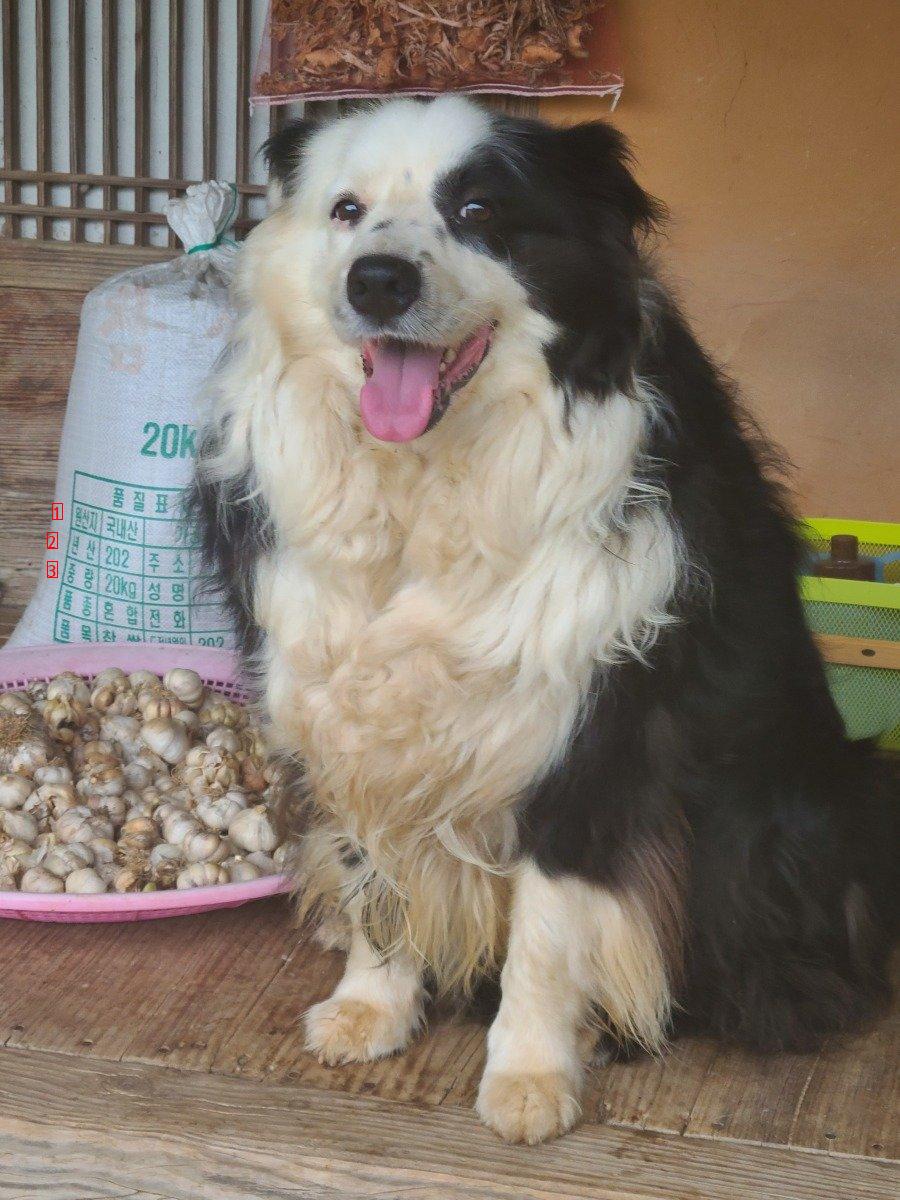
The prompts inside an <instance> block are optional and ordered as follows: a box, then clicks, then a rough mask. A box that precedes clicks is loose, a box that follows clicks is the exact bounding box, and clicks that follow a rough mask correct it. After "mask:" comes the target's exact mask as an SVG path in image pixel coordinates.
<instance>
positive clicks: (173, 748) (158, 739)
mask: <svg viewBox="0 0 900 1200" xmlns="http://www.w3.org/2000/svg"><path fill="white" fill-rule="evenodd" d="M141 737H142V738H143V739H144V743H145V744H146V745H147V746H148V748H149V749H150V750H152V751H153V753H154V754H158V755H159V757H160V758H161V759H163V761H164V762H167V763H172V764H174V763H178V762H181V760H182V759H183V758H184V756H185V755H186V754H187V752H188V746H189V744H190V739H189V738H188V734H187V730H186V729H185V727H184V726H183V725H182V724H180V723H179V722H178V721H172V720H169V719H167V718H166V717H157V718H156V719H155V720H153V721H148V722H147V723H146V724H145V725H144V727H143V729H142V730H141Z"/></svg>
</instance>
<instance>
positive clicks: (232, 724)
mask: <svg viewBox="0 0 900 1200" xmlns="http://www.w3.org/2000/svg"><path fill="white" fill-rule="evenodd" d="M197 715H198V716H199V718H200V724H201V725H204V726H208V727H210V728H211V727H212V726H214V725H227V726H228V727H229V728H230V729H240V728H241V727H242V726H243V725H244V723H245V721H246V717H245V715H244V712H243V710H242V709H240V708H238V706H237V705H236V704H233V703H232V702H231V701H230V700H226V699H225V698H224V697H223V696H210V697H208V698H207V700H206V701H205V702H204V704H203V706H202V708H201V709H200V711H199V712H198V714H197Z"/></svg>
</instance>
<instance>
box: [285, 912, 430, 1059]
mask: <svg viewBox="0 0 900 1200" xmlns="http://www.w3.org/2000/svg"><path fill="white" fill-rule="evenodd" d="M350 916H351V933H350V949H349V952H348V954H347V965H346V967H345V969H344V975H343V978H342V979H341V982H340V983H339V984H338V985H337V987H336V988H335V990H334V993H333V994H332V995H331V997H330V998H329V999H328V1000H323V1001H322V1002H321V1003H320V1004H314V1005H313V1006H312V1008H310V1009H308V1010H307V1013H306V1016H305V1018H304V1023H305V1029H306V1048H307V1050H309V1051H311V1052H312V1053H313V1054H315V1055H316V1057H317V1058H318V1059H319V1062H321V1063H325V1064H327V1065H328V1066H337V1065H338V1064H340V1063H350V1062H371V1061H372V1060H373V1059H376V1058H384V1057H386V1056H387V1055H389V1054H395V1053H397V1052H398V1051H401V1050H405V1049H406V1047H407V1046H408V1045H409V1043H410V1041H411V1040H412V1038H413V1035H414V1034H415V1033H416V1031H417V1030H418V1028H419V1026H420V1025H421V1023H422V1017H423V1000H424V989H423V987H422V973H421V970H420V968H419V965H418V963H417V962H416V960H415V959H414V958H413V956H412V954H411V953H410V952H409V951H407V950H403V949H400V950H396V951H394V952H393V953H392V954H391V955H390V956H389V957H388V958H384V959H383V958H381V957H380V956H379V955H378V954H377V953H376V952H375V950H374V949H373V948H372V946H371V945H370V944H369V942H368V941H367V939H366V936H365V934H364V932H363V929H362V925H361V924H360V921H359V914H358V913H356V912H353V913H351V915H350Z"/></svg>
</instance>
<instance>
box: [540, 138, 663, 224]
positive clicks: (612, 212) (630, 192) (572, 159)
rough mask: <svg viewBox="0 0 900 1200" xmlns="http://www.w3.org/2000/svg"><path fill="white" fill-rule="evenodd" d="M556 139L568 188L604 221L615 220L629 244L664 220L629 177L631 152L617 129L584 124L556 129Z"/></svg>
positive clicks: (655, 203) (657, 206)
mask: <svg viewBox="0 0 900 1200" xmlns="http://www.w3.org/2000/svg"><path fill="white" fill-rule="evenodd" d="M556 137H557V145H558V147H559V148H560V149H561V151H562V154H563V158H564V161H565V162H566V164H567V173H568V175H569V180H570V185H571V186H572V187H573V188H574V190H575V191H576V192H577V193H578V194H580V195H581V196H582V197H583V198H584V199H585V200H586V201H587V202H588V203H590V204H591V205H592V206H593V205H596V206H598V208H600V209H602V211H603V214H604V216H605V217H606V218H607V219H609V218H610V217H613V218H616V217H618V218H619V220H620V221H621V223H622V229H623V231H624V232H625V234H626V236H627V237H628V239H629V241H634V240H636V239H637V238H638V237H639V236H640V235H644V234H647V233H649V232H650V231H651V230H652V229H654V228H655V227H656V226H657V225H658V224H660V223H661V222H662V221H663V220H664V219H665V216H666V210H665V206H664V205H663V204H661V203H660V202H659V201H658V200H656V199H654V197H653V196H651V195H650V194H649V193H648V192H645V191H644V189H643V188H642V187H641V186H640V184H639V183H638V182H637V180H636V179H635V177H634V175H633V174H632V165H633V159H632V154H631V150H630V148H629V146H628V142H627V141H626V140H625V138H624V137H623V135H622V134H621V133H619V131H618V129H615V128H614V127H613V126H612V125H607V123H606V122H605V121H588V122H586V123H585V124H583V125H572V126H569V127H568V128H566V129H560V130H558V131H557V134H556Z"/></svg>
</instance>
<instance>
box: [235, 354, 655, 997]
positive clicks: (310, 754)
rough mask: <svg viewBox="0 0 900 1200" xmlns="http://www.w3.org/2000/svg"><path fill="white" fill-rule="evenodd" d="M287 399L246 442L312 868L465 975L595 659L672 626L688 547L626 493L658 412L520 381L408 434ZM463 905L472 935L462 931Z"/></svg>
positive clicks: (278, 724)
mask: <svg viewBox="0 0 900 1200" xmlns="http://www.w3.org/2000/svg"><path fill="white" fill-rule="evenodd" d="M489 384H490V376H488V375H487V373H486V381H485V384H484V385H482V386H483V387H487V386H489ZM282 404H283V411H281V412H280V415H279V412H278V411H276V413H275V419H274V420H271V419H270V420H269V421H267V422H265V423H262V422H258V423H255V424H254V428H253V435H252V436H253V440H254V443H255V445H254V459H255V461H256V462H257V463H259V464H263V466H264V471H263V475H262V479H261V482H262V487H263V492H264V495H265V498H266V501H267V504H268V505H269V507H270V509H271V511H272V515H273V520H274V524H275V529H276V538H277V546H276V550H275V552H274V553H273V554H272V555H271V556H269V557H268V558H267V559H265V560H263V561H262V563H261V564H260V567H259V570H258V577H257V585H256V599H257V616H258V619H259V621H260V624H261V625H262V627H263V629H264V630H265V631H266V634H267V654H266V658H267V662H266V667H267V670H266V698H267V704H268V710H269V715H270V718H271V721H272V729H273V733H274V736H275V739H276V741H277V742H278V743H279V744H280V745H281V746H283V747H284V748H285V749H288V750H290V751H292V752H294V753H296V754H299V755H300V757H301V758H302V759H303V761H304V764H305V766H306V769H307V772H308V776H309V780H310V785H311V790H312V795H313V797H314V800H315V804H316V809H317V821H316V823H315V828H314V831H313V834H312V836H311V838H310V840H309V847H308V855H307V857H308V869H309V870H310V872H311V873H312V874H314V873H315V865H316V864H315V862H314V861H313V860H315V858H316V849H315V847H316V839H317V838H318V839H319V842H320V846H319V849H320V851H321V854H320V856H319V857H320V863H321V865H323V866H324V864H326V863H329V862H333V861H334V858H335V851H336V849H337V848H338V847H346V846H347V845H349V846H350V847H352V848H353V849H354V850H355V851H356V852H357V855H359V856H360V858H361V860H362V865H359V864H357V869H358V871H359V873H360V875H362V874H365V875H366V877H367V878H368V879H369V881H370V885H371V881H372V880H375V881H376V882H375V884H374V885H373V886H374V887H375V888H376V890H378V891H380V893H381V902H380V903H381V907H382V909H384V910H385V911H386V910H389V909H391V907H392V905H396V904H400V905H401V907H402V909H403V917H402V920H403V922H404V923H405V924H406V925H407V926H411V927H412V929H413V936H414V939H416V938H417V939H418V941H419V943H420V944H421V948H422V949H423V952H425V953H426V956H428V957H429V958H430V960H431V961H433V958H434V956H435V955H437V956H440V955H441V954H445V953H448V952H450V953H459V954H461V955H462V956H463V958H464V959H465V963H464V964H462V965H460V964H452V965H450V966H449V967H448V968H447V970H448V973H449V974H451V975H452V974H454V973H457V972H458V971H460V970H463V968H465V969H469V968H470V967H471V966H472V965H473V963H472V961H471V960H472V958H473V956H475V957H478V956H479V955H482V956H483V954H484V953H485V944H487V943H489V942H490V941H491V939H492V938H493V937H494V936H495V933H496V931H494V932H493V933H492V932H491V931H490V930H487V929H480V928H479V923H480V922H481V923H484V922H488V923H490V922H491V921H494V920H495V919H496V918H495V917H494V916H491V917H488V916H487V915H486V914H487V913H488V912H489V911H491V912H493V911H494V910H497V909H498V908H499V907H502V906H497V905H496V903H495V901H494V900H493V899H492V900H490V901H488V899H487V898H486V896H483V897H482V899H481V901H479V897H478V893H479V891H490V890H492V889H493V888H494V887H495V886H496V880H497V878H498V876H497V873H498V872H499V873H500V874H502V871H503V869H504V868H505V866H506V865H507V864H508V863H509V861H510V859H511V855H512V853H513V851H514V819H513V808H514V805H515V802H516V800H517V798H518V797H519V796H520V795H521V793H522V792H523V790H524V789H526V788H527V787H528V786H529V785H530V784H532V783H533V782H534V781H535V780H537V779H539V778H540V777H541V775H543V774H544V773H545V772H546V771H547V770H548V769H549V768H550V767H552V765H553V763H554V761H555V760H556V759H557V758H558V757H559V756H560V755H561V754H562V753H563V751H564V750H565V747H566V745H567V743H568V740H569V738H570V736H571V733H572V730H573V728H574V727H575V725H576V723H577V721H578V718H579V714H580V712H581V710H582V707H583V704H584V702H585V699H586V696H587V692H588V689H589V687H590V683H591V679H592V677H593V675H594V672H595V670H596V668H597V666H598V664H600V663H602V662H603V661H604V660H606V661H609V660H612V659H614V658H617V657H621V655H622V654H623V653H628V652H630V651H634V650H635V649H638V648H639V647H640V646H641V645H642V644H645V643H646V641H647V640H648V639H649V638H652V636H653V635H654V632H655V630H656V628H657V627H658V626H659V624H660V623H661V622H662V621H663V620H664V619H665V616H664V610H665V606H666V603H667V600H668V598H669V596H670V594H671V591H672V588H673V586H674V578H675V572H676V555H675V550H674V546H673V543H672V538H671V535H670V532H669V529H668V525H667V523H666V522H665V520H664V519H663V517H662V516H661V514H660V511H659V510H658V509H657V507H656V506H655V505H654V504H649V505H648V504H640V503H637V502H636V501H637V500H638V499H639V497H636V495H635V491H634V483H635V481H634V472H635V466H636V461H637V459H638V457H639V453H640V445H641V441H642V438H643V434H644V422H645V419H646V412H645V409H643V407H642V406H641V405H639V404H638V403H637V402H635V401H633V400H630V399H627V398H625V397H624V396H615V397H612V398H611V399H610V400H608V401H607V402H606V404H605V405H604V406H603V407H602V408H598V407H596V406H591V407H590V408H589V409H588V408H587V407H585V408H584V409H583V410H582V409H580V408H579V409H576V411H575V412H574V413H573V415H572V429H571V430H566V429H565V428H563V427H562V424H561V422H559V420H558V418H554V416H553V413H554V411H558V400H557V398H556V397H553V399H552V403H551V402H550V401H548V403H547V404H546V406H544V405H543V404H542V403H541V402H540V397H536V396H535V395H534V394H530V393H529V392H527V391H519V392H513V393H511V394H510V393H507V394H506V396H505V397H498V398H497V399H496V401H495V402H494V403H493V405H489V404H483V405H481V404H477V403H474V404H470V405H468V406H467V409H466V412H465V413H461V414H459V417H458V419H457V421H456V422H455V424H454V429H453V436H452V438H451V437H442V433H443V430H442V428H441V427H438V429H437V430H435V431H434V433H433V434H431V435H429V437H428V438H427V439H425V441H424V442H423V443H422V444H421V446H420V447H419V448H411V447H408V446H402V447H397V448H395V447H386V446H381V445H378V444H376V443H374V442H372V441H371V439H368V438H366V437H363V438H362V439H361V438H360V435H359V433H358V432H357V431H356V430H355V429H354V428H352V427H351V426H348V425H347V424H346V422H345V421H343V420H342V418H341V417H340V416H339V415H336V414H335V413H334V412H333V411H332V410H330V409H328V408H326V406H320V407H318V408H313V407H311V406H310V405H309V403H308V402H305V403H300V402H298V403H297V404H296V405H295V404H293V403H290V402H289V401H288V400H286V399H285V398H284V397H282ZM281 421H283V422H284V424H285V427H286V428H290V431H291V436H290V440H289V441H288V440H287V439H286V438H285V437H284V436H283V433H284V429H282V427H281ZM326 451H327V452H326ZM357 882H359V881H358V880H357ZM323 886H324V884H323ZM330 886H334V884H333V883H332V884H331V885H330ZM420 890H421V893H422V894H421V897H420V899H421V903H418V902H417V896H418V894H419V892H420ZM451 896H455V897H456V902H455V903H456V905H458V911H459V913H460V916H459V920H460V922H462V923H463V924H467V925H469V926H470V928H469V929H468V930H467V931H466V932H464V933H463V934H462V936H460V931H458V930H457V931H456V933H457V936H456V937H449V938H448V937H447V932H448V931H447V930H446V929H443V928H442V929H440V930H439V929H437V928H433V927H432V926H433V925H434V923H435V921H437V923H438V924H441V922H443V921H446V920H447V919H448V917H447V916H446V914H444V915H439V914H436V913H435V912H434V911H433V910H434V909H435V907H440V908H442V909H445V908H446V907H447V904H446V903H445V900H446V898H449V897H451ZM376 907H377V905H376ZM389 923H390V922H389ZM476 943H478V944H477V945H476ZM447 947H449V950H448V949H447Z"/></svg>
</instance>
